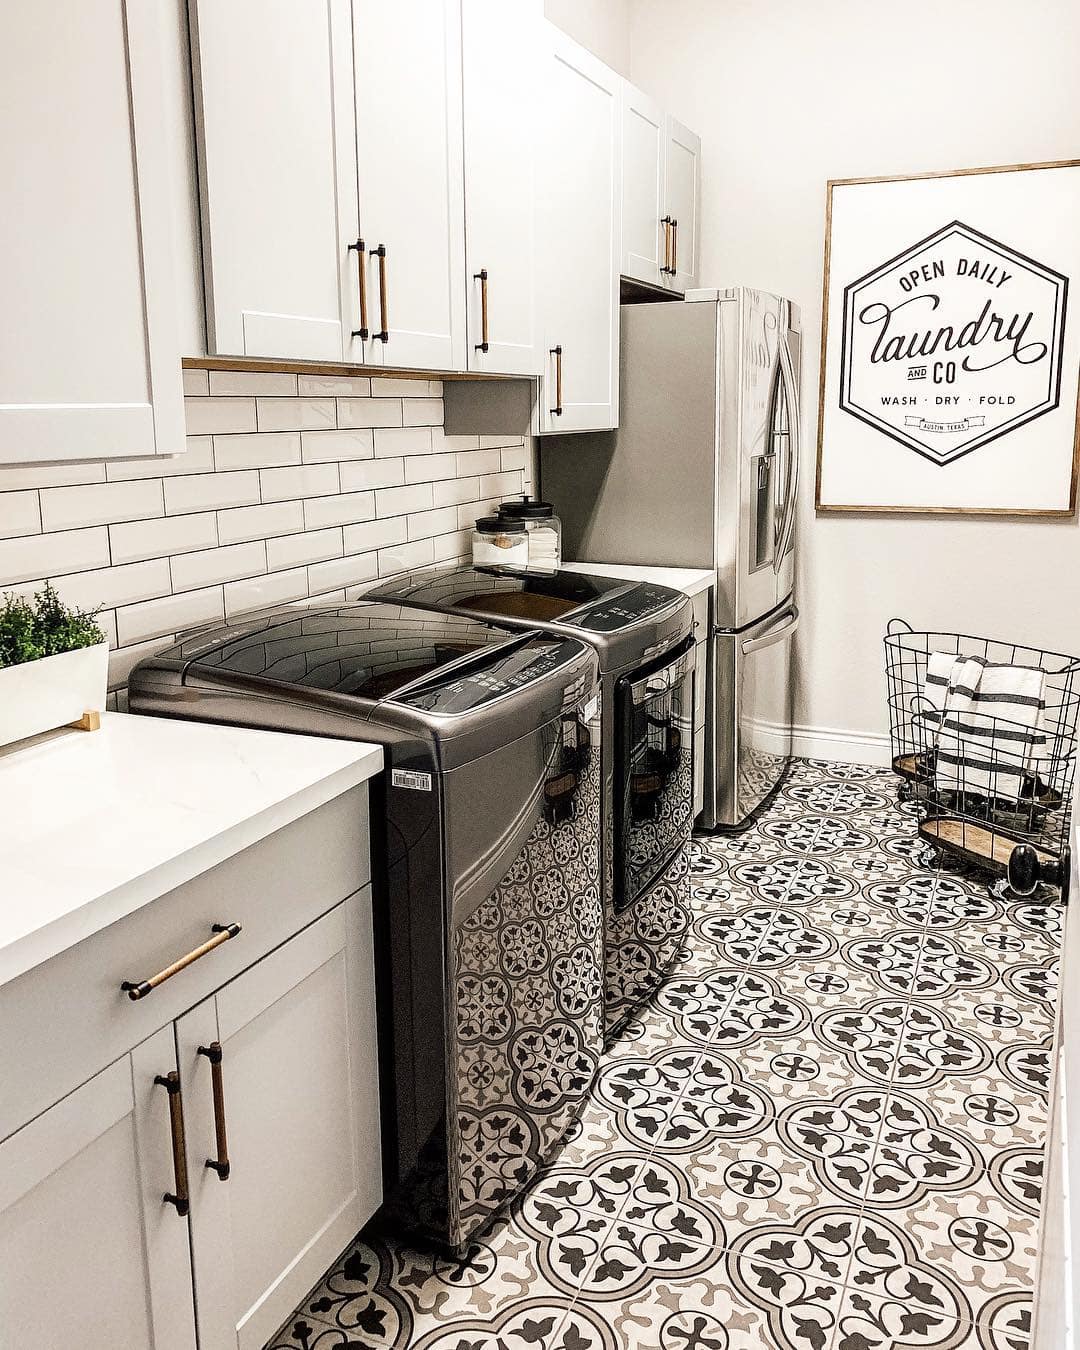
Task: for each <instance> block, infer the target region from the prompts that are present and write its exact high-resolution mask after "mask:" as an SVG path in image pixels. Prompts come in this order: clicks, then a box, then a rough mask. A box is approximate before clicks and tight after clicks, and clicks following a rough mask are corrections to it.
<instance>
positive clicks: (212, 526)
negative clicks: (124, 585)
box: [109, 511, 218, 563]
mask: <svg viewBox="0 0 1080 1350" xmlns="http://www.w3.org/2000/svg"><path fill="white" fill-rule="evenodd" d="M217 541H218V536H217V521H216V519H215V516H214V513H213V512H212V511H203V512H200V513H198V514H195V515H190V516H166V517H165V519H164V520H132V521H130V522H128V523H127V524H126V525H110V526H109V542H110V545H111V547H112V560H113V562H114V563H125V562H138V560H139V559H140V558H165V557H169V556H171V555H172V554H174V553H188V552H191V551H192V550H194V549H200V548H213V547H214V545H215V544H216V543H217Z"/></svg>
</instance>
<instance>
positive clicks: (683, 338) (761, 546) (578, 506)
mask: <svg viewBox="0 0 1080 1350" xmlns="http://www.w3.org/2000/svg"><path fill="white" fill-rule="evenodd" d="M799 361H800V335H799V312H798V308H797V307H796V306H795V305H793V304H792V303H791V302H790V301H788V300H783V299H780V298H779V297H777V296H774V295H768V294H767V293H765V292H763V291H755V290H750V289H748V288H745V287H737V288H733V289H731V290H722V291H716V290H699V291H689V292H688V293H687V295H686V298H685V300H683V301H681V302H671V303H657V304H633V305H624V306H623V308H622V341H621V377H620V378H621V393H620V408H619V429H618V431H615V432H609V433H596V434H594V435H581V436H559V437H557V438H555V442H557V443H555V442H553V441H552V440H550V439H547V440H542V441H541V466H540V472H541V489H542V492H543V495H544V496H545V497H546V498H547V499H548V500H549V501H553V502H554V503H555V504H556V508H557V510H558V513H559V516H560V517H561V519H562V523H563V550H564V553H565V554H566V556H567V557H568V558H572V559H578V560H582V561H589V562H612V563H643V564H653V565H667V566H671V567H698V568H710V569H714V570H715V572H716V586H715V589H714V592H713V595H714V599H713V613H712V620H711V633H710V640H709V643H708V662H707V668H706V670H705V671H704V673H702V672H700V671H699V672H698V674H699V678H700V684H699V691H700V693H701V694H702V695H703V697H704V699H705V707H706V717H705V742H706V753H705V807H704V810H703V811H702V814H701V816H700V817H699V820H698V824H699V825H700V826H701V827H702V828H704V829H715V828H734V827H736V826H738V825H741V824H742V823H743V822H744V821H745V820H746V819H747V817H748V816H750V815H751V813H752V812H753V811H754V810H755V809H756V808H757V807H758V806H760V805H761V803H762V802H763V801H764V800H765V799H766V798H767V797H768V796H769V794H770V793H771V792H772V790H773V789H774V788H775V787H776V785H777V784H778V783H779V781H780V779H781V778H782V776H783V773H784V770H785V768H786V766H787V763H788V760H789V759H790V757H791V723H792V638H793V637H794V634H795V630H796V628H797V627H798V624H799V611H798V609H797V607H796V605H795V599H794V580H795V508H796V502H797V500H798V492H799V439H800V438H799V428H800V421H799Z"/></svg>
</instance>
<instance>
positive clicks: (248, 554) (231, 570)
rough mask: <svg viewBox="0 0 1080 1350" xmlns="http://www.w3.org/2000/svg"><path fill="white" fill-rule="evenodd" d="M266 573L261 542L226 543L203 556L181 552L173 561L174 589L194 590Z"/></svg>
mask: <svg viewBox="0 0 1080 1350" xmlns="http://www.w3.org/2000/svg"><path fill="white" fill-rule="evenodd" d="M265 571H266V545H265V544H264V543H263V541H262V540H261V539H258V540H255V541H253V542H252V543H250V544H226V545H225V546H224V547H222V548H210V549H206V550H205V552H202V553H181V554H179V555H178V556H177V557H175V558H173V559H172V589H173V590H174V591H193V590H196V589H197V588H198V587H200V586H213V585H215V584H220V583H221V582H223V581H235V580H237V578H239V577H250V576H256V575H257V574H258V573H260V572H265Z"/></svg>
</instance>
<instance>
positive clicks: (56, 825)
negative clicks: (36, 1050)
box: [0, 713, 383, 984]
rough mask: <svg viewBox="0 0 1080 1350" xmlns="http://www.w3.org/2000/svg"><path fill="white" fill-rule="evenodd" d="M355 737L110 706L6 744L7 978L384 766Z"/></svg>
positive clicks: (1, 870) (1, 892)
mask: <svg viewBox="0 0 1080 1350" xmlns="http://www.w3.org/2000/svg"><path fill="white" fill-rule="evenodd" d="M382 758H383V757H382V748H381V747H380V746H377V745H370V744H368V743H367V742H361V741H341V740H329V739H323V738H321V737H315V736H293V735H286V734H283V733H278V732H273V731H251V730H247V729H244V728H240V727H223V726H214V725H212V724H209V723H205V722H179V721H177V722H173V721H168V720H166V719H163V718H157V717H136V716H130V715H126V714H121V713H106V714H103V716H102V719H101V729H100V730H99V731H91V732H85V731H63V732H58V733H55V732H54V733H50V734H49V735H47V736H39V737H36V738H35V739H34V740H31V741H26V742H23V743H22V744H20V745H17V746H12V747H9V748H8V749H7V750H0V984H4V983H6V982H7V981H8V980H12V979H14V978H15V977H16V976H18V975H21V974H23V973H24V972H25V971H27V970H30V969H32V968H33V967H34V966H36V965H39V964H41V962H43V961H47V960H48V959H49V958H50V957H52V956H56V955H57V954H58V953H59V952H62V951H65V950H67V948H69V947H72V946H74V945H75V943H77V942H81V941H82V940H83V939H84V938H87V937H89V936H90V935H91V934H93V933H96V932H98V931H99V930H100V929H102V928H105V927H106V926H107V925H108V924H110V923H115V922H116V920H117V919H121V918H123V917H124V916H125V915H127V914H131V913H132V912H133V911H134V910H136V909H138V908H139V907H140V906H141V905H144V904H148V903H149V902H150V901H151V900H155V899H157V897H158V896H160V895H163V894H165V893H166V892H167V891H171V890H173V889H174V888H175V887H176V886H179V885H181V884H182V883H183V882H185V881H189V880H190V879H191V878H192V877H194V876H198V875H199V874H200V873H202V872H205V871H207V870H208V869H209V868H211V867H214V866H216V865H217V864H218V863H219V862H222V861H224V859H226V858H229V857H231V856H232V855H233V854H235V853H239V852H240V850H241V849H244V848H247V847H248V846H249V845H251V844H254V843H257V842H258V841H259V840H260V839H265V838H266V837H267V836H268V835H271V834H273V833H275V831H277V830H280V829H282V828H283V827H284V826H286V825H288V824H289V823H290V822H291V821H294V820H296V819H298V818H299V817H300V816H303V815H306V814H307V813H308V812H309V811H313V810H314V809H315V808H316V807H318V806H321V805H322V804H323V803H324V802H328V801H330V800H331V799H332V798H334V797H337V796H340V795H341V793H343V792H345V791H347V790H348V789H349V788H351V787H354V786H356V785H357V784H358V783H362V782H364V780H365V779H368V778H371V777H372V776H373V775H374V774H377V773H379V772H380V770H381V769H382Z"/></svg>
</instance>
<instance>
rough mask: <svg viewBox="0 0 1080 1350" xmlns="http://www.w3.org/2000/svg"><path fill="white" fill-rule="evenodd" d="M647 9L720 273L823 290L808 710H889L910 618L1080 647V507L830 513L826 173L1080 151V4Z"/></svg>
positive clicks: (640, 55) (805, 519) (737, 0)
mask: <svg viewBox="0 0 1080 1350" xmlns="http://www.w3.org/2000/svg"><path fill="white" fill-rule="evenodd" d="M610 8H611V10H612V12H613V13H614V12H616V11H617V10H618V9H619V8H620V6H618V5H617V4H616V3H615V0H611V5H610ZM630 8H631V78H632V79H633V80H634V82H635V83H636V84H638V85H640V86H641V87H642V88H644V89H645V90H646V91H648V92H649V93H651V94H653V95H655V96H657V97H658V98H660V99H661V101H662V102H664V103H665V104H666V105H667V106H668V107H669V108H670V109H671V110H672V112H674V113H675V115H676V116H677V117H679V118H680V119H681V120H683V121H685V122H687V123H688V124H689V125H690V126H691V127H693V128H694V129H695V130H696V131H698V132H700V134H701V137H702V142H703V160H704V164H703V187H704V197H703V224H702V239H703V250H702V276H703V284H705V285H716V284H725V283H734V282H741V283H745V284H748V285H752V286H759V287H763V288H765V289H769V290H773V291H779V292H780V293H781V294H784V295H787V296H790V297H791V298H792V299H793V300H795V301H797V302H798V304H799V305H800V306H801V307H802V314H803V330H804V356H803V370H802V380H803V400H804V401H803V406H804V410H805V421H806V424H807V436H806V438H805V439H806V443H805V444H804V447H803V453H804V460H803V475H804V476H803V482H804V484H805V493H804V498H803V501H804V506H803V512H802V516H801V518H800V531H801V536H800V537H801V550H802V552H801V559H802V566H801V575H800V578H799V583H798V584H799V592H800V595H799V600H800V604H801V605H802V607H803V609H804V613H805V622H804V625H803V628H802V631H801V633H800V649H799V651H800V675H799V686H800V687H799V692H798V702H797V712H796V719H797V721H799V722H800V723H802V724H804V725H809V726H815V727H825V728H840V729H847V730H852V731H856V732H861V733H870V732H883V731H884V730H885V729H886V725H887V724H886V719H885V715H884V707H883V691H884V677H883V675H882V673H881V672H882V656H881V645H880V638H881V634H882V631H883V630H884V627H885V623H886V621H887V620H888V619H889V618H890V617H891V616H893V615H902V616H904V617H905V618H907V619H909V620H910V621H911V622H912V623H913V624H915V626H916V627H929V628H934V627H940V628H945V629H950V630H951V629H962V630H965V631H968V632H975V633H979V634H985V635H988V636H993V635H996V634H1000V635H1003V636H1007V637H1009V638H1015V639H1017V640H1019V641H1023V642H1027V643H1031V644H1034V645H1036V646H1046V647H1054V648H1057V649H1058V650H1064V651H1070V652H1080V530H1078V528H1077V523H1076V521H1075V520H1073V521H1068V522H1064V523H1062V522H1041V523H1024V522H1020V521H996V522H992V523H988V522H987V521H985V520H981V519H978V518H974V517H973V518H969V519H953V518H926V517H923V518H889V517H873V516H866V517H849V518H830V517H827V516H823V517H815V514H814V510H813V478H814V458H815V448H816V438H817V401H818V400H817V381H818V353H819V349H820V310H821V274H822V251H823V244H824V206H825V183H826V180H827V179H829V178H843V177H860V176H868V175H874V174H891V173H898V174H902V173H912V172H918V171H923V170H935V169H951V168H963V167H971V166H976V165H984V164H985V165H990V164H1011V163H1021V162H1030V161H1036V160H1051V159H1067V158H1069V157H1075V156H1076V155H1077V154H1080V97H1078V96H1077V92H1076V68H1077V60H1078V57H1080V4H1077V3H1076V0H1026V2H1025V3H1023V4H1017V3H1015V0H907V2H906V3H905V4H904V5H902V6H901V5H888V6H887V5H880V4H879V5H873V4H867V3H866V0H828V2H827V3H820V4H807V3H806V2H805V0H630ZM661 33H662V34H663V40H659V35H660V34H661Z"/></svg>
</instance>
